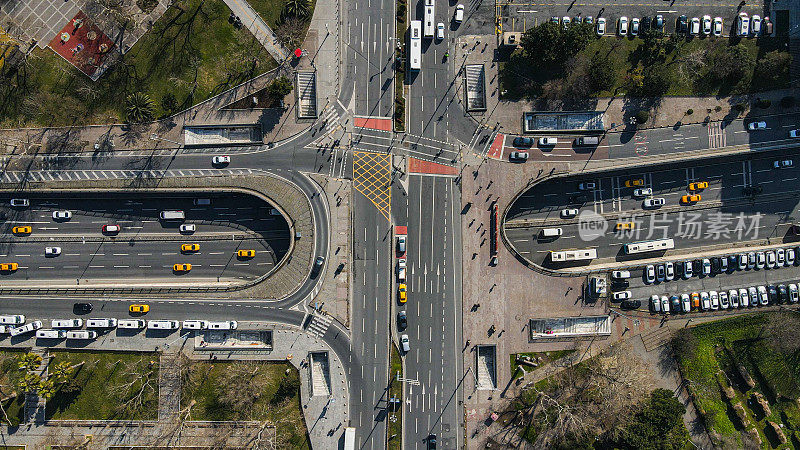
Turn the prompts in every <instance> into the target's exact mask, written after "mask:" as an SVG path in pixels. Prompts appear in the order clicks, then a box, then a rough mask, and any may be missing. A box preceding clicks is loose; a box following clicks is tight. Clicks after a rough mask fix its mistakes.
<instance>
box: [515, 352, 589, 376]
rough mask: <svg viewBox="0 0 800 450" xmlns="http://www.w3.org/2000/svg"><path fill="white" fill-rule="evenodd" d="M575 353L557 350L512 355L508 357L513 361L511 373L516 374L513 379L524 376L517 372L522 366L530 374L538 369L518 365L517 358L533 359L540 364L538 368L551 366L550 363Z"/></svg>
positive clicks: (520, 371) (519, 371)
mask: <svg viewBox="0 0 800 450" xmlns="http://www.w3.org/2000/svg"><path fill="white" fill-rule="evenodd" d="M573 353H575V349H569V350H555V351H552V352H525V353H512V354H510V355H508V357H509V359H510V360H511V373H512V374H514V376H513V378H512V379H517V378H519V377H521V376H522V370H517V367H519V366H520V365H522V366H523V368H524V369H525V370H526V371H528V372H530V371H531V370H534V369H536V367H531V366H529V365H527V364H517V356H527V357H529V358H531V359H533V360H534V361H535V362H536V363H537V364H538V366H537V367H542V366H544V365H546V364H549V363H551V362H553V361H555V360H557V359H561V358H563V357H565V356H567V355H571V354H573Z"/></svg>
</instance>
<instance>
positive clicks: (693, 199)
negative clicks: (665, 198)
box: [681, 194, 702, 205]
mask: <svg viewBox="0 0 800 450" xmlns="http://www.w3.org/2000/svg"><path fill="white" fill-rule="evenodd" d="M700 200H702V197H700V194H691V195H684V196H683V197H681V203H683V204H684V205H690V204H692V203H697V202H699V201H700Z"/></svg>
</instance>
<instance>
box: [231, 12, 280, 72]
mask: <svg viewBox="0 0 800 450" xmlns="http://www.w3.org/2000/svg"><path fill="white" fill-rule="evenodd" d="M225 4H226V5H228V7H229V8H230V9H231V11H232V12H233V13H234V14H235V15H236V16H238V17H239V18H240V19H241V20H242V24H243V25H244V26H245V27H246V28H247V29H248V30H250V33H252V34H253V37H255V38H256V40H257V41H258V42H260V43H261V45H263V46H264V48H265V49H267V51H268V52H269V54H270V55H272V57H273V58H274V59H275V61H277V62H278V64H280V63H281V61H283V60H285V59H286V57H287V56H288V54H289V52H287V51H286V49H285V48H283V46H282V45H281V44H280V43H279V42H278V38H277V37H276V36H275V33H273V32H272V29H271V28H270V27H269V25H267V23H266V22H264V19H262V18H261V16H259V15H258V13H257V12H256V11H255V10H254V9H253V7H252V6H250V3H248V2H247V1H246V0H225Z"/></svg>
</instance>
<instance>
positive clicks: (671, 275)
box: [664, 262, 675, 281]
mask: <svg viewBox="0 0 800 450" xmlns="http://www.w3.org/2000/svg"><path fill="white" fill-rule="evenodd" d="M664 268H665V269H666V271H667V273H666V277H665V280H667V281H672V280H674V279H675V265H674V264H672V262H668V263H666V264H664Z"/></svg>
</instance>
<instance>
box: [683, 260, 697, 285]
mask: <svg viewBox="0 0 800 450" xmlns="http://www.w3.org/2000/svg"><path fill="white" fill-rule="evenodd" d="M693 275H694V271H693V270H692V262H691V261H689V260H686V261H684V262H683V279H684V280H688V279H689V278H692V276H693Z"/></svg>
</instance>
